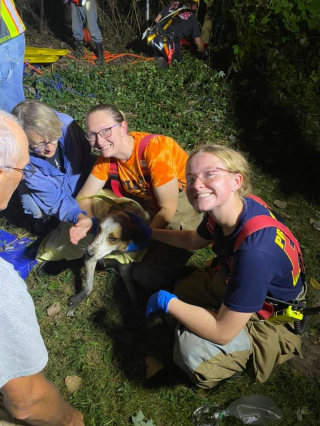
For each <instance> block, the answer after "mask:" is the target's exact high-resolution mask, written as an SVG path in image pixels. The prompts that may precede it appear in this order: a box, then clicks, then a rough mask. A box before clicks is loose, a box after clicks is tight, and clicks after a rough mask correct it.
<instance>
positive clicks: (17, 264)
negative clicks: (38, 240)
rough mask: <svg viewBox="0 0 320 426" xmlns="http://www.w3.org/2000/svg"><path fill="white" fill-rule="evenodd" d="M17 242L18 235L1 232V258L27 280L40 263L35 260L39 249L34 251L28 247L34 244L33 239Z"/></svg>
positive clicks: (34, 247) (23, 239)
mask: <svg viewBox="0 0 320 426" xmlns="http://www.w3.org/2000/svg"><path fill="white" fill-rule="evenodd" d="M16 240H17V236H16V235H12V234H10V233H9V232H6V231H3V230H0V257H2V259H4V260H6V261H7V262H9V263H11V264H12V265H13V267H14V269H15V270H16V271H17V272H18V273H19V274H20V276H21V277H22V278H23V279H25V278H27V276H28V275H29V272H30V271H31V270H32V268H33V267H34V266H35V265H36V264H37V263H38V262H37V261H36V260H35V256H36V253H37V247H36V246H33V248H32V249H30V248H29V247H28V246H29V244H30V243H32V242H33V240H32V239H31V238H21V239H20V240H17V241H16ZM14 241H15V242H14Z"/></svg>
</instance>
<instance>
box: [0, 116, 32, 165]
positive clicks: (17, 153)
mask: <svg viewBox="0 0 320 426" xmlns="http://www.w3.org/2000/svg"><path fill="white" fill-rule="evenodd" d="M26 155H28V140H27V137H26V134H25V133H24V131H23V130H22V128H21V126H20V125H19V122H18V120H17V119H16V117H14V116H13V115H11V114H9V113H7V112H5V111H2V110H0V166H12V167H15V166H14V164H15V163H16V162H17V161H19V160H21V158H23V157H25V156H26Z"/></svg>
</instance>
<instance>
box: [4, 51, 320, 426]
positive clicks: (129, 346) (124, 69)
mask: <svg viewBox="0 0 320 426" xmlns="http://www.w3.org/2000/svg"><path fill="white" fill-rule="evenodd" d="M58 73H59V78H60V79H61V83H62V85H63V87H64V88H65V89H62V88H60V89H58V88H57V87H56V86H55V85H54V84H51V85H50V84H48V81H50V80H51V81H55V82H57V79H58V77H57V74H58ZM25 84H26V86H27V87H29V89H31V90H28V89H27V96H29V97H31V96H33V94H32V93H33V92H34V90H36V92H37V93H38V96H39V97H40V99H41V100H42V101H44V102H46V103H47V104H49V105H50V106H52V107H53V108H55V109H57V110H58V111H60V112H65V113H68V114H70V115H71V116H73V117H74V118H75V119H76V120H77V121H78V122H79V123H80V124H81V125H83V123H84V117H85V114H86V112H87V111H88V110H89V109H90V108H91V107H92V106H94V105H96V104H98V103H101V102H108V103H115V104H116V105H117V106H118V107H120V108H121V109H122V110H124V111H125V112H126V113H127V116H128V121H129V124H130V128H131V129H134V130H140V131H149V132H153V133H163V134H165V135H168V136H172V137H173V138H175V139H176V140H177V141H178V142H179V143H180V144H181V145H182V146H183V147H185V148H186V149H192V148H193V147H194V146H196V145H197V144H199V143H202V142H207V143H210V142H214V141H217V140H221V139H224V140H225V143H227V144H229V145H235V143H236V140H237V136H238V130H237V121H236V118H235V116H234V111H233V98H232V96H233V94H232V90H231V88H230V86H229V85H228V84H226V83H224V81H223V73H221V72H219V71H213V70H211V69H210V68H208V67H207V66H206V65H205V64H203V63H202V62H199V61H195V60H194V59H192V58H191V57H186V58H185V60H184V62H183V63H181V64H179V65H178V66H176V67H173V68H171V69H170V70H168V71H164V70H159V69H157V68H156V67H155V66H154V64H152V63H150V62H148V63H141V64H136V65H134V66H133V65H130V64H118V65H114V66H108V67H105V68H104V71H103V72H102V73H101V74H100V73H98V72H97V71H96V69H94V70H88V69H85V68H83V67H78V66H77V65H69V66H68V70H67V71H63V69H61V70H55V71H53V72H52V73H51V74H50V73H46V75H45V78H41V79H39V78H36V77H35V76H30V77H29V78H28V79H26V81H25ZM67 89H68V90H67ZM70 90H72V91H70ZM92 95H94V96H92ZM250 161H252V159H251V158H250ZM253 169H254V173H253V183H254V187H255V193H256V194H257V195H259V196H261V197H262V198H263V199H265V201H266V202H268V203H269V204H271V205H272V203H273V200H274V199H276V198H277V199H285V200H286V201H287V202H288V206H287V207H286V209H284V210H283V211H281V212H280V213H285V214H286V217H287V219H288V223H289V226H290V228H291V229H292V230H293V232H294V233H295V234H296V236H297V237H298V239H299V240H300V242H301V244H302V246H303V248H304V252H305V260H306V264H307V271H308V280H310V278H311V277H314V278H315V279H317V280H320V271H319V266H318V265H319V252H320V251H319V249H320V243H319V234H318V233H317V231H315V230H314V229H312V228H311V225H310V217H314V216H315V215H317V214H318V213H317V212H320V207H319V206H318V205H316V204H313V205H311V204H310V203H309V202H307V201H306V200H305V199H304V198H303V197H302V196H301V195H299V194H291V195H290V196H288V195H287V194H285V193H283V192H281V190H280V189H279V181H278V180H276V179H274V178H273V177H272V176H271V175H266V174H265V173H264V172H263V170H261V169H259V168H258V167H256V166H254V164H253ZM275 210H277V208H275ZM1 215H2V217H1V223H0V224H1V227H3V228H4V229H6V230H8V231H10V232H15V233H16V232H18V231H19V230H20V229H23V228H24V229H28V224H27V222H23V220H24V219H23V214H22V212H21V208H20V206H19V204H18V203H17V200H16V199H15V198H14V199H13V200H12V202H11V203H10V205H9V208H8V209H7V210H6V211H4V212H3V213H2V214H1ZM319 215H320V213H319ZM316 218H318V217H316ZM210 256H211V252H210V249H205V250H202V251H199V252H197V253H196V254H195V255H194V256H193V257H192V258H191V262H190V268H195V267H200V266H201V265H202V264H203V263H204V262H205V260H206V259H207V258H209V257H210ZM74 281H75V277H74V274H73V272H72V271H71V270H67V271H64V272H62V273H60V274H59V275H57V276H50V277H45V278H39V277H38V276H37V275H36V272H34V271H33V272H32V273H31V274H30V276H29V278H28V279H27V284H28V287H29V290H30V293H31V295H32V297H33V299H34V302H35V305H36V311H37V315H38V319H39V323H40V327H41V332H42V335H43V337H44V340H45V343H46V346H47V348H48V351H49V363H48V366H47V367H46V369H45V374H46V376H47V377H48V378H49V379H51V380H52V381H53V382H54V383H55V384H56V385H57V387H58V388H59V389H60V391H61V392H62V394H63V396H64V397H65V398H67V399H69V400H70V402H71V403H72V404H73V405H74V406H75V407H77V408H78V409H79V410H81V411H82V412H83V413H84V414H85V423H86V425H87V426H107V425H112V426H116V425H117V426H122V425H128V424H132V416H134V415H136V414H137V413H138V412H139V410H141V411H142V413H143V415H144V418H145V419H146V420H151V419H152V421H153V424H154V425H157V426H170V425H175V426H189V425H190V426H191V424H192V412H193V411H194V409H195V408H197V407H198V406H199V405H201V404H203V403H204V402H208V401H211V402H216V403H218V404H221V405H224V406H226V405H227V404H228V403H229V402H230V401H232V400H234V399H236V398H238V397H240V396H242V395H248V394H252V393H261V394H264V395H267V396H270V397H271V398H273V399H274V400H275V401H276V403H277V404H278V406H279V408H280V409H281V410H282V411H283V413H284V419H283V420H282V421H281V422H280V423H279V426H291V425H292V426H293V425H296V423H297V413H298V411H299V410H300V411H299V412H300V415H301V418H302V420H301V421H300V422H299V424H300V425H301V426H307V425H308V426H316V425H318V424H319V420H320V411H319V403H318V402H319V387H318V386H319V382H318V381H317V380H311V379H308V378H307V377H306V376H305V375H304V374H302V373H300V372H299V371H298V370H297V368H296V367H295V364H294V363H290V362H288V363H286V364H284V365H282V366H279V367H277V368H276V369H275V370H274V372H273V374H272V375H271V377H270V379H269V380H268V382H267V383H265V384H253V383H252V382H251V381H250V380H249V378H248V377H246V376H243V377H241V378H240V379H238V381H234V382H227V383H224V384H222V385H221V386H220V387H219V388H217V389H215V390H211V391H209V392H208V393H206V394H203V393H201V392H197V390H196V389H195V388H193V387H192V386H191V385H190V383H189V382H188V381H187V380H186V378H185V377H184V376H183V375H182V373H180V375H177V372H176V370H175V369H174V366H173V361H172V343H173V334H172V332H171V331H170V330H169V329H168V327H167V325H166V323H165V322H164V321H163V319H162V317H160V316H158V317H154V318H152V319H151V320H148V321H145V320H144V319H141V318H137V317H136V316H135V314H134V312H133V310H132V307H131V305H130V302H129V299H128V295H127V293H126V291H125V289H124V287H123V284H122V282H121V281H120V280H119V279H118V278H117V276H116V275H115V274H113V273H109V272H97V273H96V277H95V288H94V291H93V293H92V294H91V295H90V298H89V299H87V301H86V302H84V303H83V304H82V305H80V306H79V308H77V310H76V311H74V312H71V313H70V312H68V309H67V299H68V297H69V296H70V295H72V294H73V292H74V285H75V283H74ZM309 294H310V300H312V301H313V302H319V300H317V299H319V296H317V293H316V292H312V291H310V293H309ZM145 296H146V295H145V294H143V293H142V295H141V297H145ZM57 301H59V302H60V303H61V305H62V310H61V312H60V313H59V314H58V315H57V316H56V317H54V318H48V316H47V314H46V309H47V307H48V306H49V305H51V304H52V303H54V302H57ZM312 330H313V333H314V334H316V335H319V330H320V327H319V322H318V321H317V319H316V318H315V319H314V322H313V324H312ZM148 355H152V356H154V357H155V358H157V359H159V360H160V361H162V362H163V363H164V365H165V369H164V371H163V376H162V377H163V378H164V381H163V382H161V380H160V379H159V378H155V379H154V380H149V381H148V380H146V379H145V364H144V360H145V358H146V356H148ZM159 374H160V373H159ZM68 375H78V376H80V377H81V378H82V384H81V386H80V388H79V390H78V391H76V392H75V393H74V394H72V395H70V394H68V393H67V390H66V386H65V383H64V380H65V377H66V376H68ZM160 376H161V374H160ZM301 413H302V414H301ZM223 424H226V425H236V424H239V422H238V421H237V420H235V419H234V418H227V419H224V420H223Z"/></svg>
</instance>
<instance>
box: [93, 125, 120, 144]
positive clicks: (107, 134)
mask: <svg viewBox="0 0 320 426" xmlns="http://www.w3.org/2000/svg"><path fill="white" fill-rule="evenodd" d="M119 124H121V123H116V124H114V125H113V126H111V127H106V128H105V129H101V130H100V131H99V132H87V133H85V135H86V138H87V139H88V141H89V142H95V141H96V139H97V135H99V136H101V137H102V138H104V139H106V138H109V137H110V136H111V135H112V129H113V128H114V127H116V126H119Z"/></svg>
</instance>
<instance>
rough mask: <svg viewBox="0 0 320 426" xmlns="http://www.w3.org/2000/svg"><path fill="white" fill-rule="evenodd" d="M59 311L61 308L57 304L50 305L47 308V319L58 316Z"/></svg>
mask: <svg viewBox="0 0 320 426" xmlns="http://www.w3.org/2000/svg"><path fill="white" fill-rule="evenodd" d="M60 311H61V306H60V303H59V302H55V303H53V304H52V305H50V306H49V308H48V309H47V314H48V317H50V318H52V317H55V316H56V315H58V313H59V312H60Z"/></svg>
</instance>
